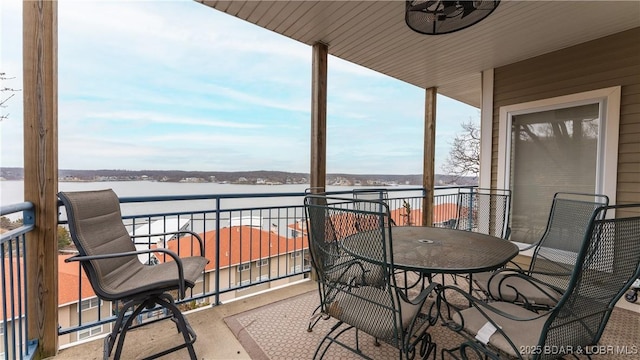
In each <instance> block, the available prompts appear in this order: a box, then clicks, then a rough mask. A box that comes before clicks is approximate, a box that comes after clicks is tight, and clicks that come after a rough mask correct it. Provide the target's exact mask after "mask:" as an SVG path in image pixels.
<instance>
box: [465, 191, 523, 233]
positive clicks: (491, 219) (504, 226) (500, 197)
mask: <svg viewBox="0 0 640 360" xmlns="http://www.w3.org/2000/svg"><path fill="white" fill-rule="evenodd" d="M457 201H458V202H457V210H458V217H457V221H455V223H454V226H453V228H455V229H458V230H465V231H473V232H479V233H483V234H487V235H493V236H497V237H500V238H503V239H508V238H509V234H510V229H509V212H510V209H511V191H510V190H507V189H490V188H461V189H459V192H458V200H457Z"/></svg>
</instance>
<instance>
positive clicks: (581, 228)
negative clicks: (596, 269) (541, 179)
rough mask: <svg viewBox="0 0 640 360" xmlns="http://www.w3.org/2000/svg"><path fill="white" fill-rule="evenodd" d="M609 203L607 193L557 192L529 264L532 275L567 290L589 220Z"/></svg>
mask: <svg viewBox="0 0 640 360" xmlns="http://www.w3.org/2000/svg"><path fill="white" fill-rule="evenodd" d="M608 203H609V198H608V197H607V196H605V195H597V194H579V193H562V192H560V193H556V194H555V195H554V197H553V202H552V205H551V212H550V214H549V220H548V221H547V227H546V229H545V232H544V234H543V235H542V237H541V239H540V241H539V242H538V243H537V244H536V246H535V250H534V254H533V257H532V260H531V265H530V267H529V271H530V273H531V275H532V276H534V277H537V278H540V279H541V280H544V281H545V282H547V283H549V284H550V285H553V286H555V287H556V288H559V289H565V288H566V286H567V282H568V281H569V278H570V275H571V272H572V270H573V267H574V265H575V263H576V257H577V255H578V250H580V247H581V245H582V243H583V239H584V237H585V235H586V233H587V230H588V228H589V222H590V221H591V219H592V217H593V216H594V214H596V210H598V209H599V208H600V207H601V206H606V205H608ZM604 215H605V214H604V212H602V211H600V210H598V211H597V216H601V217H604ZM545 274H549V275H553V276H546V275H545Z"/></svg>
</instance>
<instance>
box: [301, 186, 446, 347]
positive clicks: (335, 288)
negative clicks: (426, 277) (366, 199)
mask: <svg viewBox="0 0 640 360" xmlns="http://www.w3.org/2000/svg"><path fill="white" fill-rule="evenodd" d="M305 209H306V212H307V222H308V226H307V228H308V229H309V234H310V238H309V249H310V252H311V260H312V265H313V267H314V269H315V271H316V273H317V275H318V283H319V288H318V289H319V294H320V302H321V305H320V306H321V313H323V314H326V315H327V316H329V317H332V318H334V319H336V320H338V322H337V323H336V324H335V325H334V326H333V327H332V328H331V330H330V331H329V332H328V333H327V334H326V335H325V337H324V338H323V339H322V341H321V342H320V343H319V344H318V347H317V349H316V352H315V355H314V358H318V357H319V358H322V357H324V356H325V354H326V353H327V350H328V349H329V348H330V346H331V345H333V344H338V345H340V346H343V347H345V348H347V349H349V350H351V351H353V352H355V353H357V354H359V355H361V356H363V357H365V358H368V357H367V356H366V354H363V353H362V352H361V350H360V346H359V343H358V341H359V340H358V332H360V331H362V332H365V333H367V334H369V335H371V336H372V337H374V338H375V339H376V341H378V340H382V341H385V342H386V343H388V344H390V345H392V346H394V347H396V348H397V349H398V350H399V357H400V358H413V357H414V356H415V355H416V354H418V353H419V356H420V357H422V358H428V357H430V356H434V357H435V350H434V349H435V345H434V344H433V343H432V341H431V337H430V334H429V333H428V332H427V331H426V330H427V328H428V327H429V325H430V322H429V320H430V319H431V318H429V317H428V316H427V315H425V314H421V313H420V309H421V308H422V306H423V304H424V301H425V299H426V298H427V296H428V295H429V293H430V292H431V291H432V290H433V288H434V287H435V284H434V285H430V286H429V287H427V288H426V289H423V290H422V291H421V292H420V294H419V295H417V296H415V297H414V298H410V297H409V295H408V293H407V291H406V289H405V288H404V287H402V286H397V284H396V280H395V276H394V269H395V268H394V264H393V241H392V238H391V230H390V228H389V227H388V226H385V224H388V223H389V216H390V215H389V209H388V207H387V205H386V204H385V203H384V202H376V203H375V204H364V203H363V200H355V199H351V200H345V199H343V198H332V197H327V196H307V197H305ZM362 217H366V218H368V219H369V220H368V223H369V224H371V219H372V218H375V219H376V221H377V224H378V226H377V227H376V228H371V227H369V228H367V229H361V228H359V227H358V226H356V223H357V222H358V221H359V218H362ZM327 234H329V235H327ZM327 239H330V241H327ZM335 239H337V240H338V242H339V243H340V247H341V250H342V251H344V252H346V253H348V254H349V256H350V260H349V261H348V262H343V261H336V260H342V258H340V257H338V258H336V256H335V246H334V244H333V243H334V241H335ZM378 272H379V273H380V276H381V278H380V277H378V276H371V275H372V273H378ZM345 277H347V278H345ZM380 279H381V280H382V283H381V282H380V281H379V280H380ZM350 330H353V331H355V334H356V337H355V344H347V343H346V342H344V340H343V339H342V338H340V336H341V335H342V334H344V333H345V332H347V331H350Z"/></svg>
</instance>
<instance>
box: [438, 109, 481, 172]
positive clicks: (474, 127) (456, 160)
mask: <svg viewBox="0 0 640 360" xmlns="http://www.w3.org/2000/svg"><path fill="white" fill-rule="evenodd" d="M461 126H462V131H461V132H460V133H458V134H457V135H456V137H455V138H454V139H453V142H452V143H451V150H449V156H447V160H446V161H445V163H444V164H443V165H442V170H443V171H444V172H445V174H447V175H454V177H453V178H452V179H451V182H456V181H457V180H459V179H460V178H461V177H463V176H474V177H477V176H478V173H479V172H480V127H479V125H478V124H477V123H475V122H473V121H471V120H469V121H468V122H465V123H462V124H461Z"/></svg>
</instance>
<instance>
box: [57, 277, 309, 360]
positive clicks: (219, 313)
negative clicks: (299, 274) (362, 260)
mask: <svg viewBox="0 0 640 360" xmlns="http://www.w3.org/2000/svg"><path fill="white" fill-rule="evenodd" d="M313 290H317V285H316V283H315V282H312V281H302V282H300V283H297V284H293V285H289V286H286V287H282V288H279V289H275V290H272V291H268V292H264V293H261V294H258V295H254V296H249V297H245V298H242V299H238V300H234V301H231V302H228V303H225V304H222V305H219V306H214V307H206V308H203V309H198V310H194V311H191V312H188V313H186V317H187V320H188V321H189V323H190V324H191V327H192V328H193V330H194V331H195V332H196V334H197V336H198V338H197V340H196V342H195V343H194V348H195V351H196V355H197V356H198V358H199V359H230V360H236V359H238V360H242V359H251V357H250V356H249V354H247V352H246V351H245V350H244V348H243V347H242V345H240V342H238V340H237V339H236V337H235V336H234V334H233V333H232V332H231V330H229V328H228V327H227V325H226V324H225V322H224V318H226V317H228V316H231V315H235V314H239V313H242V312H244V311H247V310H251V309H255V308H258V307H260V306H263V305H267V304H270V303H273V302H276V301H279V300H283V299H287V298H290V297H292V296H296V295H299V294H302V293H305V292H308V291H313ZM175 329H176V328H175V326H174V324H173V322H171V321H160V322H158V323H155V324H150V325H148V326H143V327H141V328H138V329H135V330H132V331H130V332H128V333H127V336H126V339H125V343H124V347H123V352H122V359H139V358H142V357H145V356H148V355H151V354H154V353H156V352H158V351H159V350H163V349H165V348H169V347H171V346H172V344H178V343H179V342H180V340H181V339H182V336H181V335H180V334H178V333H177V332H176V330H175ZM102 348H103V339H102V338H100V339H98V340H93V341H90V342H87V343H83V344H80V345H75V346H71V347H68V348H66V349H62V350H60V351H59V352H58V355H56V356H54V357H52V358H50V359H52V360H67V359H68V360H72V359H73V360H76V359H87V360H89V359H96V360H97V359H102ZM114 351H115V349H114ZM112 357H113V354H112ZM188 358H189V354H188V352H187V350H186V349H181V350H178V351H176V352H174V353H171V354H169V355H166V356H163V357H162V359H166V360H173V359H175V360H183V359H188Z"/></svg>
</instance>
